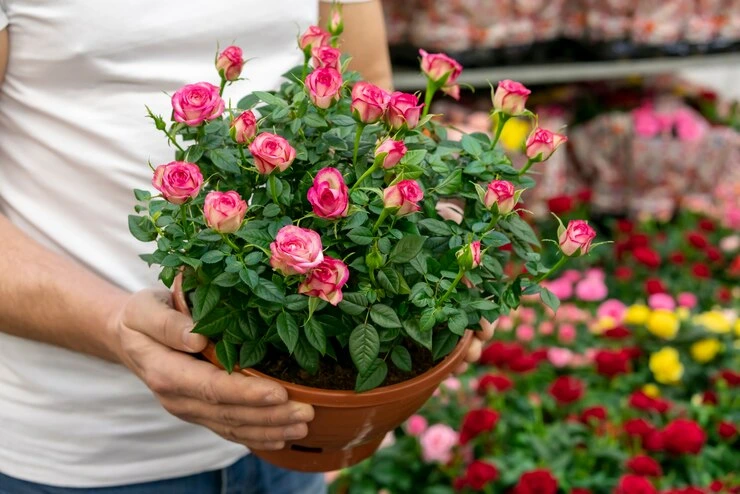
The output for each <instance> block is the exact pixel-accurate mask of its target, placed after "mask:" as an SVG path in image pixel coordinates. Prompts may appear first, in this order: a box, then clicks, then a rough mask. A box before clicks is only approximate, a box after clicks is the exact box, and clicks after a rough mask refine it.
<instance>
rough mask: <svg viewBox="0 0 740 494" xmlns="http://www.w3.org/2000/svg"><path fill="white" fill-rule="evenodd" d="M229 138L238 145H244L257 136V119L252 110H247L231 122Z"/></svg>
mask: <svg viewBox="0 0 740 494" xmlns="http://www.w3.org/2000/svg"><path fill="white" fill-rule="evenodd" d="M229 133H230V134H231V138H232V139H234V141H235V142H237V143H239V144H246V143H248V142H250V141H251V140H252V139H254V136H255V135H256V134H257V118H256V117H255V116H254V113H253V112H252V110H247V111H245V112H243V113H242V114H241V115H239V116H238V117H236V118H235V119H234V120H232V122H231V129H230V131H229Z"/></svg>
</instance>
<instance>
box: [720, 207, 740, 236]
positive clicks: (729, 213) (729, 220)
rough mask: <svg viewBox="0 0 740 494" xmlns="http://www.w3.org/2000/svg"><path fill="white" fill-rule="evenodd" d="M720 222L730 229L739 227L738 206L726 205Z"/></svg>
mask: <svg viewBox="0 0 740 494" xmlns="http://www.w3.org/2000/svg"><path fill="white" fill-rule="evenodd" d="M722 223H723V224H724V225H725V226H726V227H727V228H729V229H731V230H739V229H740V208H739V207H735V206H732V205H727V207H726V208H725V214H724V217H723V219H722Z"/></svg>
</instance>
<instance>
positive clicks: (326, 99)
mask: <svg viewBox="0 0 740 494" xmlns="http://www.w3.org/2000/svg"><path fill="white" fill-rule="evenodd" d="M306 88H307V89H308V97H309V98H310V99H311V103H313V104H314V106H316V107H317V108H322V109H324V110H325V109H327V108H329V107H330V106H331V105H333V104H334V102H335V101H338V100H339V96H340V94H339V92H340V90H341V89H342V74H340V73H339V71H338V70H336V69H331V68H326V69H316V70H314V71H313V72H311V73H310V74H308V77H306Z"/></svg>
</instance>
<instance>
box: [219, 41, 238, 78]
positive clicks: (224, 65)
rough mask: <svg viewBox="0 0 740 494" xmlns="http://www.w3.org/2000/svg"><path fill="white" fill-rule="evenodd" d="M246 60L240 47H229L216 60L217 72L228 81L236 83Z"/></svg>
mask: <svg viewBox="0 0 740 494" xmlns="http://www.w3.org/2000/svg"><path fill="white" fill-rule="evenodd" d="M242 67H244V59H243V58H242V49H241V48H239V47H238V46H229V47H227V48H226V49H224V51H222V52H221V54H220V55H219V56H218V58H216V70H218V74H219V75H220V76H221V77H222V78H224V79H226V80H227V81H235V80H237V79H238V78H239V76H240V75H241V73H242Z"/></svg>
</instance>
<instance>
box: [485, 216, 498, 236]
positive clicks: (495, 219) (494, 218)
mask: <svg viewBox="0 0 740 494" xmlns="http://www.w3.org/2000/svg"><path fill="white" fill-rule="evenodd" d="M498 219H499V215H498V214H493V216H491V222H490V223H488V226H487V227H486V229H485V230H483V234H482V235H481V236H483V237H485V236H486V234H487V233H488V232H490V231H491V230H493V229H494V227H495V226H496V223H497V222H498Z"/></svg>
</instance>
